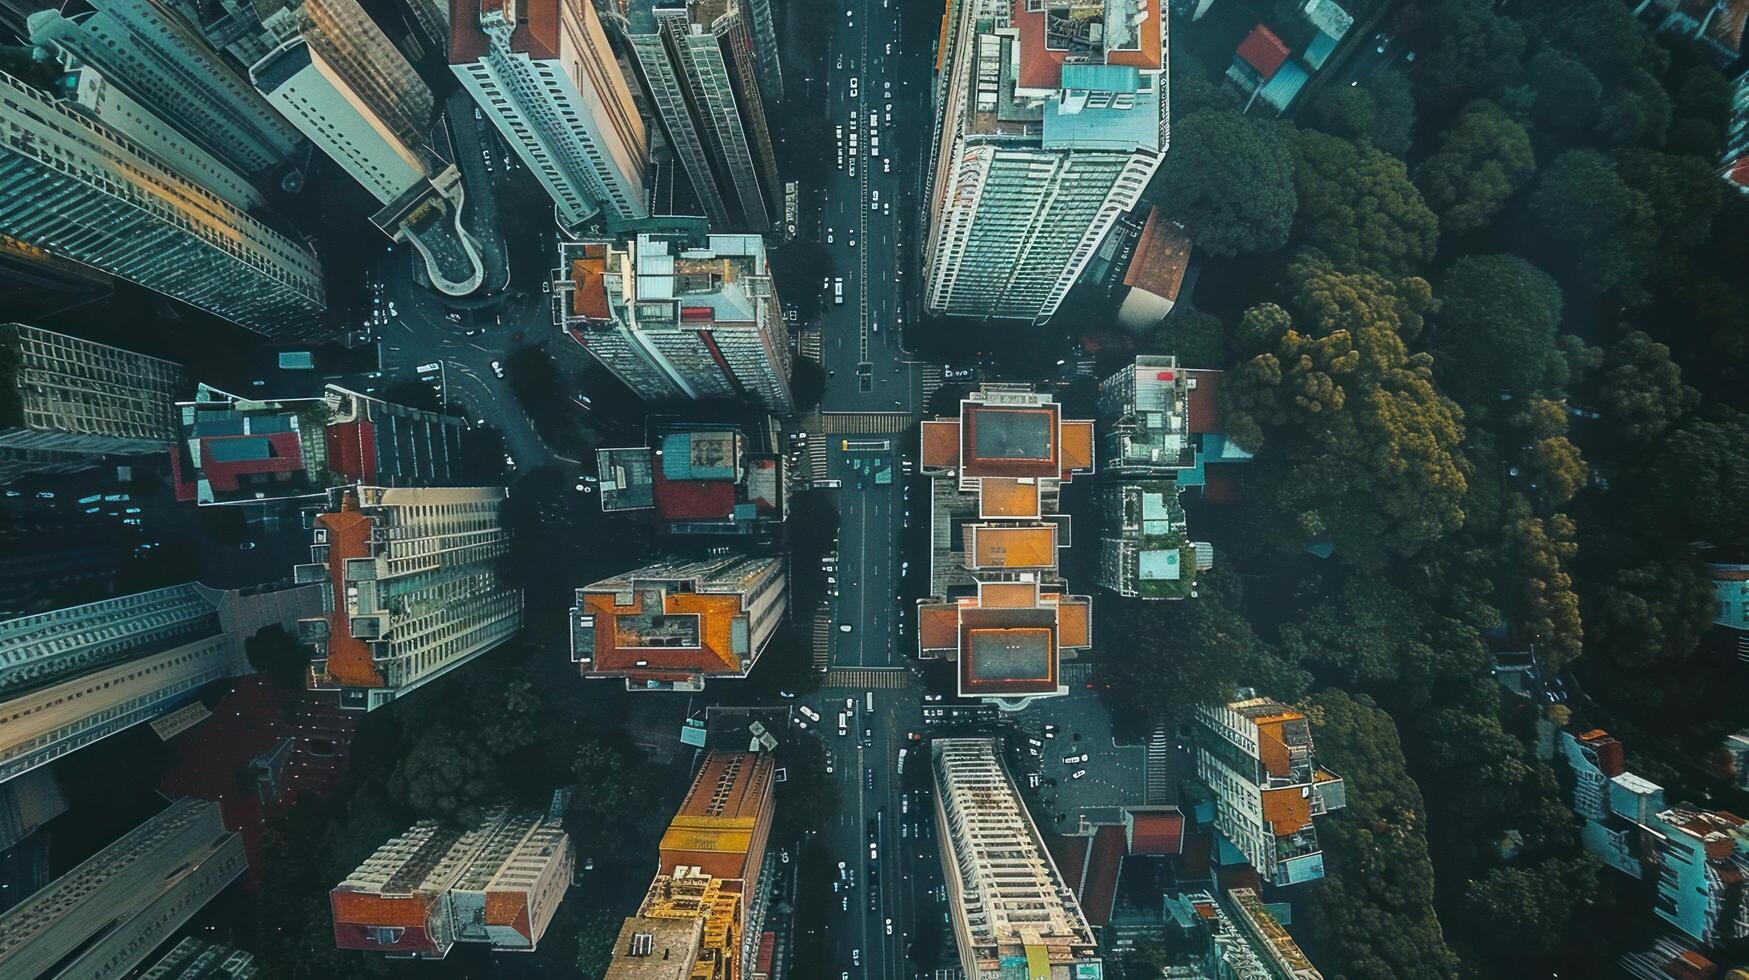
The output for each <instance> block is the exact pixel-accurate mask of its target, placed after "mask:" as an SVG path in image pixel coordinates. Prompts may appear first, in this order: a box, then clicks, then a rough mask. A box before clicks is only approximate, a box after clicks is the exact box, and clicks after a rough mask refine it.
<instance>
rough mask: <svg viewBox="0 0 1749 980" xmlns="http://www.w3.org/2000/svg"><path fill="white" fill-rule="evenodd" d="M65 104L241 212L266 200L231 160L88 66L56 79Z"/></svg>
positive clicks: (265, 203)
mask: <svg viewBox="0 0 1749 980" xmlns="http://www.w3.org/2000/svg"><path fill="white" fill-rule="evenodd" d="M59 92H60V94H61V98H62V99H63V100H64V101H65V103H66V104H67V105H68V106H69V107H71V108H74V109H77V110H78V111H80V112H83V113H85V114H87V115H89V116H91V117H92V118H93V119H96V120H97V121H98V122H101V123H103V124H104V125H106V126H108V127H110V129H112V130H114V131H115V132H117V133H120V134H121V135H123V136H126V137H127V138H128V139H130V140H133V141H134V143H135V144H136V145H137V146H139V147H140V148H141V149H143V150H145V151H146V152H147V153H149V154H151V155H152V156H155V157H157V158H158V159H159V160H161V161H163V162H164V164H165V165H166V166H168V167H169V168H170V169H172V170H174V171H176V172H177V173H179V174H181V175H182V176H184V177H186V178H188V179H189V180H190V181H192V182H194V183H196V184H199V185H200V186H202V187H205V188H206V189H207V190H209V191H212V192H213V193H214V194H217V195H218V196H219V197H221V198H223V199H224V201H225V203H227V204H229V205H231V206H232V207H234V208H237V209H238V210H241V211H249V210H252V209H265V208H266V207H267V198H265V197H263V196H262V195H261V192H260V191H259V190H256V189H255V185H253V184H251V183H249V181H248V179H247V178H245V177H244V176H243V175H242V174H241V173H239V172H237V170H236V169H235V168H233V167H232V166H231V165H230V164H228V163H225V162H224V161H223V160H220V159H219V158H218V157H216V156H214V155H213V154H211V153H208V152H207V151H206V150H204V149H202V148H201V146H200V144H199V143H196V142H194V141H192V140H190V139H188V137H186V136H184V135H183V134H182V133H181V132H180V131H179V130H177V129H176V127H175V126H172V125H171V124H170V123H169V122H168V121H167V120H165V119H164V118H162V117H161V116H160V115H159V114H158V113H156V112H154V111H153V110H151V109H148V108H146V107H145V106H143V105H141V104H140V103H139V102H137V101H135V100H134V99H133V98H132V97H131V96H129V95H128V94H127V93H126V92H124V91H123V90H122V89H121V88H120V87H119V86H117V85H115V84H113V83H112V82H110V80H109V79H108V78H105V77H104V76H103V74H102V73H101V72H99V71H98V70H97V69H96V68H93V67H92V66H90V65H81V66H79V67H77V68H71V69H69V70H68V71H67V72H66V73H64V74H63V75H62V76H61V78H60V80H59Z"/></svg>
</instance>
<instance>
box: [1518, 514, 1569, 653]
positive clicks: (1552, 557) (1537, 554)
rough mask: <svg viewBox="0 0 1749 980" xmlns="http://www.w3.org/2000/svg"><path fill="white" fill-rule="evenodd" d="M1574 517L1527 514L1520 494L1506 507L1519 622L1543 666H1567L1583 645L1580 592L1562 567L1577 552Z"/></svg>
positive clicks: (1567, 563) (1566, 565)
mask: <svg viewBox="0 0 1749 980" xmlns="http://www.w3.org/2000/svg"><path fill="white" fill-rule="evenodd" d="M1575 535H1576V531H1575V528H1574V525H1573V519H1572V518H1571V517H1568V516H1567V515H1566V514H1554V515H1552V516H1550V517H1549V518H1548V519H1546V520H1544V519H1542V518H1539V517H1535V516H1533V515H1532V514H1531V511H1530V505H1529V504H1528V503H1527V502H1526V501H1524V500H1523V499H1522V498H1518V499H1516V500H1515V501H1514V502H1513V504H1512V505H1511V506H1510V507H1509V508H1508V523H1507V525H1506V541H1507V544H1508V546H1509V547H1510V548H1511V549H1512V553H1513V556H1514V581H1515V582H1516V583H1517V586H1518V598H1517V601H1516V602H1515V603H1514V610H1513V611H1514V612H1515V613H1516V614H1517V615H1516V616H1515V617H1514V620H1515V622H1516V623H1517V624H1518V626H1519V627H1520V628H1521V629H1523V630H1525V631H1526V632H1528V633H1529V634H1530V635H1531V636H1533V637H1535V638H1536V641H1537V650H1538V653H1539V654H1540V656H1541V659H1542V662H1543V666H1544V669H1546V670H1548V671H1549V672H1550V673H1551V674H1552V673H1555V672H1558V671H1561V670H1564V669H1566V667H1567V665H1568V664H1570V663H1572V662H1573V661H1574V660H1577V659H1578V658H1579V654H1580V653H1581V652H1582V651H1583V650H1584V636H1585V633H1584V628H1583V626H1582V625H1581V623H1580V618H1579V597H1578V595H1576V594H1575V593H1574V592H1573V578H1572V576H1571V575H1569V574H1568V572H1567V568H1568V566H1569V565H1570V564H1571V563H1572V561H1573V558H1574V556H1575V555H1576V554H1578V545H1577V544H1576V543H1575V541H1574V538H1575Z"/></svg>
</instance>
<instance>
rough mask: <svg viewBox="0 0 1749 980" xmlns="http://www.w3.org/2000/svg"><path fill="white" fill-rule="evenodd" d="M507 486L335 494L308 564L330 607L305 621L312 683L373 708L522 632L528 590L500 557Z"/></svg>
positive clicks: (300, 571)
mask: <svg viewBox="0 0 1749 980" xmlns="http://www.w3.org/2000/svg"><path fill="white" fill-rule="evenodd" d="M504 497H505V493H504V490H503V488H501V487H457V488H444V489H411V488H389V487H373V486H356V487H335V488H333V489H330V490H329V491H328V506H327V508H326V513H323V514H320V515H318V516H317V517H316V520H315V531H314V543H313V544H312V545H311V546H310V557H311V559H312V560H313V563H312V564H308V565H299V566H297V568H296V570H295V571H296V574H297V581H299V582H310V583H315V584H317V585H319V586H320V587H321V591H322V608H323V610H324V615H323V616H321V617H319V618H310V619H305V620H302V621H300V622H299V623H298V632H299V635H300V636H301V637H302V638H303V640H304V641H305V642H307V643H310V644H312V645H314V646H315V648H316V653H315V657H314V660H313V663H312V664H311V667H310V689H311V690H316V691H336V692H338V694H339V698H340V705H341V707H345V708H354V709H361V710H365V711H374V710H376V709H377V708H380V707H382V706H383V705H385V704H388V703H389V702H390V701H393V700H394V699H395V698H397V697H400V696H402V695H405V694H407V693H409V692H411V691H413V690H415V689H416V688H419V687H421V686H423V685H425V684H426V683H428V682H430V681H433V680H436V679H437V678H439V677H442V676H443V675H444V674H447V673H449V672H450V671H452V670H454V669H456V668H457V667H460V666H461V665H462V664H465V663H467V662H468V661H469V660H472V659H474V658H475V657H477V656H479V655H480V654H483V653H485V652H487V651H488V650H491V649H494V648H495V647H497V646H498V645H499V644H501V643H503V642H504V641H505V640H508V639H510V637H512V636H514V635H515V634H516V631H517V630H519V629H521V628H522V590H520V589H517V588H515V587H514V586H511V585H509V584H507V583H505V582H504V581H503V580H502V579H501V578H500V577H499V574H498V562H499V559H500V558H501V557H502V556H503V555H504V553H505V551H506V550H507V549H508V548H509V544H510V538H509V535H508V533H506V532H505V530H504V528H503V526H502V525H501V524H500V523H499V516H500V510H501V509H502V507H503V505H504Z"/></svg>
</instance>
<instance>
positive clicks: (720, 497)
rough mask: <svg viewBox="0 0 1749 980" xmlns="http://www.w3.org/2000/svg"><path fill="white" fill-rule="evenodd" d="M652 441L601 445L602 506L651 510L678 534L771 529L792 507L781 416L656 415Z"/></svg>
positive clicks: (661, 524) (665, 527) (662, 524)
mask: <svg viewBox="0 0 1749 980" xmlns="http://www.w3.org/2000/svg"><path fill="white" fill-rule="evenodd" d="M645 442H646V445H643V446H626V447H615V448H612V449H598V450H596V451H595V462H596V474H597V478H598V479H599V481H600V483H599V489H600V491H601V509H602V510H604V511H608V512H609V513H619V512H648V513H649V516H651V517H652V518H653V519H654V520H655V521H656V523H657V526H658V528H660V529H661V530H663V531H665V532H667V533H669V534H676V535H693V534H737V535H749V534H754V533H756V532H763V531H770V530H772V529H773V528H775V527H776V526H777V525H779V524H781V523H783V521H784V519H785V517H786V516H787V513H788V509H789V489H788V486H789V481H788V480H787V478H786V475H785V472H784V457H783V454H782V452H781V451H780V450H779V446H778V425H777V420H776V419H774V418H772V417H771V416H769V415H759V416H756V417H750V418H748V419H747V420H746V421H744V422H732V421H722V422H716V421H703V420H696V421H695V420H688V419H676V418H652V419H650V420H649V426H648V432H647V433H646V439H645Z"/></svg>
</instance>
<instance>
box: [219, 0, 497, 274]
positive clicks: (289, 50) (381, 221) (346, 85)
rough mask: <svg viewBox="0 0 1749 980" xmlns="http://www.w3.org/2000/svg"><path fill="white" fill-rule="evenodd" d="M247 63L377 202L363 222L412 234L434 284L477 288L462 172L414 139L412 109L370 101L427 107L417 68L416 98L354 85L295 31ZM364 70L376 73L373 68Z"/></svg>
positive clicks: (353, 78)
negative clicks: (395, 113) (386, 111)
mask: <svg viewBox="0 0 1749 980" xmlns="http://www.w3.org/2000/svg"><path fill="white" fill-rule="evenodd" d="M306 9H310V11H313V9H318V7H317V0H310V4H308V5H306ZM373 30H374V26H373ZM385 44H387V38H385ZM388 54H392V56H394V58H397V59H401V66H404V68H406V70H408V73H411V70H413V68H411V66H409V65H406V59H404V58H401V54H399V52H395V51H394V47H390V49H388ZM248 73H250V79H252V81H254V82H255V86H257V88H259V89H261V93H262V95H266V96H268V102H271V103H273V105H275V107H278V109H280V110H282V112H283V114H285V117H287V119H290V121H292V123H294V124H296V126H297V128H299V130H303V131H304V135H306V137H310V142H311V144H315V145H317V147H320V149H322V152H325V154H329V156H331V158H332V159H334V163H338V165H341V168H343V170H345V172H346V173H350V175H352V177H353V180H357V182H359V184H362V186H364V189H366V191H369V193H371V196H373V198H376V203H380V205H381V210H380V212H376V214H374V215H371V224H374V226H376V228H378V231H381V233H383V235H388V236H390V238H394V240H395V242H411V243H413V247H415V248H416V250H418V254H420V257H422V259H423V261H425V273H427V276H430V282H432V285H436V287H437V290H439V292H444V294H448V296H465V294H469V292H472V290H476V289H479V283H481V282H483V280H484V278H486V269H484V264H483V262H481V257H479V247H477V245H476V243H474V240H472V238H470V236H469V235H467V233H465V231H462V201H463V191H462V175H460V172H458V170H456V168H455V166H453V165H444V163H442V161H439V159H437V158H434V156H432V154H430V152H429V151H422V149H418V147H423V133H422V128H420V130H411V128H409V126H411V124H413V121H415V119H413V117H409V114H408V112H401V114H399V116H401V119H395V117H388V116H383V114H380V112H378V110H376V107H380V105H390V107H394V109H401V110H406V103H408V102H420V103H422V105H423V107H425V109H427V110H429V109H430V102H432V100H430V91H429V89H425V82H422V81H418V77H416V75H415V77H413V81H411V82H413V84H415V86H418V89H420V93H422V96H423V98H422V100H390V98H387V96H385V95H383V93H381V91H376V89H380V88H381V86H376V88H374V89H362V88H359V84H357V82H359V81H360V75H348V73H346V66H345V65H343V63H331V61H329V59H327V58H325V56H324V52H322V45H315V44H308V42H304V40H303V38H294V40H289V42H285V44H283V45H282V47H276V49H273V51H271V52H268V56H266V58H262V59H261V61H257V63H255V66H254V68H250V72H248ZM364 79H371V81H380V79H374V77H373V75H364ZM415 137H416V138H418V142H413V144H409V142H408V138H415Z"/></svg>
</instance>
